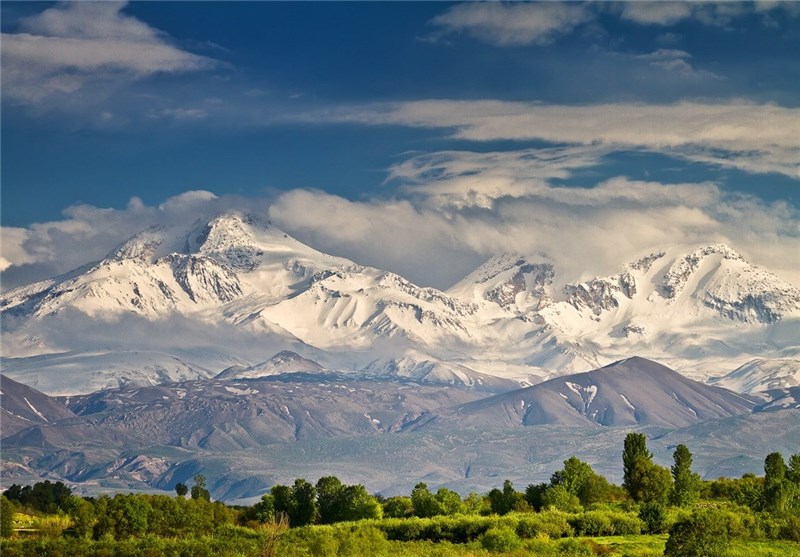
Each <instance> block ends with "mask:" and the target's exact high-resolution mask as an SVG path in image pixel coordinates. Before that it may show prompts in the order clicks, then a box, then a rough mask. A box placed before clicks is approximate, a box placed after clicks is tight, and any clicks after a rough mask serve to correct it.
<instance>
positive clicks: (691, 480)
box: [670, 445, 701, 507]
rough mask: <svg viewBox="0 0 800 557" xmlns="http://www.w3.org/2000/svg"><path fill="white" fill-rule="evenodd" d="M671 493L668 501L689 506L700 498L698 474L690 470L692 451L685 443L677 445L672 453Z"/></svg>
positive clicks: (681, 505)
mask: <svg viewBox="0 0 800 557" xmlns="http://www.w3.org/2000/svg"><path fill="white" fill-rule="evenodd" d="M672 458H673V460H674V461H675V464H673V465H672V468H671V471H672V493H671V494H670V503H672V504H673V505H676V506H678V507H690V506H692V505H693V504H694V503H695V502H696V501H697V500H698V499H699V498H700V485H701V480H700V475H699V474H696V473H694V472H692V453H691V452H690V451H689V449H688V447H686V445H678V446H677V447H676V448H675V452H674V453H673V454H672Z"/></svg>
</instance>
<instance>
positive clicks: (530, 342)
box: [0, 213, 800, 395]
mask: <svg viewBox="0 0 800 557" xmlns="http://www.w3.org/2000/svg"><path fill="white" fill-rule="evenodd" d="M587 271H589V270H587ZM588 276H590V278H583V279H580V277H579V279H578V280H573V279H572V278H571V277H561V276H559V274H558V269H557V268H555V266H554V265H553V264H552V263H551V262H550V261H549V260H548V258H547V256H546V255H535V256H526V255H516V254H498V255H496V256H494V257H492V258H490V259H489V260H488V261H487V262H486V263H485V264H483V265H481V266H480V267H479V268H478V269H476V270H475V271H473V272H472V273H470V274H469V275H468V276H466V277H465V278H464V279H463V280H461V281H459V282H458V283H457V284H455V285H453V286H452V287H451V288H449V289H447V290H444V291H442V290H438V289H435V288H430V287H421V286H418V285H415V284H413V283H412V282H410V281H408V280H406V279H404V278H403V277H401V276H399V275H397V274H395V273H392V272H389V271H382V270H379V269H375V268H372V267H369V266H364V265H359V264H357V263H355V262H352V261H350V260H347V259H344V258H341V257H335V256H331V255H327V254H324V253H321V252H319V251H317V250H315V249H313V248H312V247H310V246H307V245H305V244H303V243H301V242H299V241H297V240H296V239H294V238H292V237H291V236H289V235H288V234H286V233H284V232H283V231H281V230H279V229H278V228H277V227H275V226H274V225H272V224H271V223H270V222H268V221H265V220H263V219H259V218H257V217H254V216H251V215H247V214H241V213H226V214H221V215H219V216H217V217H215V218H213V219H210V220H208V221H200V222H197V223H195V225H194V226H192V227H190V228H188V229H179V228H174V227H163V226H159V227H153V228H151V229H148V230H145V231H143V232H141V233H139V234H137V235H135V236H134V237H132V238H130V239H129V240H128V241H126V242H124V243H123V244H122V245H120V246H119V247H117V248H116V249H114V250H113V251H112V252H111V253H110V254H108V256H107V257H106V258H104V259H103V260H101V261H96V262H88V263H87V264H86V265H84V266H82V267H80V268H78V269H75V270H73V271H71V272H69V273H66V274H64V275H61V276H58V277H54V278H52V279H49V280H45V281H41V282H38V283H35V284H31V285H27V286H24V287H21V288H16V289H13V290H10V291H6V292H3V294H2V296H0V311H1V312H2V313H1V315H2V327H3V337H2V348H3V360H2V366H3V372H4V373H5V374H6V375H8V376H9V377H12V378H15V379H17V380H19V381H22V382H24V383H26V384H28V385H30V386H34V387H36V388H38V389H39V390H41V391H43V392H45V393H48V394H52V395H67V394H82V393H89V392H93V391H96V390H99V389H103V388H111V387H119V386H124V385H139V386H143V385H156V384H161V383H166V382H173V381H185V380H193V379H207V378H211V377H214V376H216V375H218V374H219V373H221V372H226V373H227V374H229V375H230V376H236V377H240V378H244V377H249V378H254V377H258V376H261V375H270V374H273V373H283V372H291V371H302V372H319V371H321V370H327V371H336V372H342V373H354V374H356V375H358V376H362V377H388V378H404V379H410V380H413V381H416V382H418V383H425V384H450V385H456V384H459V385H464V386H466V387H469V388H473V389H478V390H482V391H489V392H503V391H507V390H510V389H513V388H515V387H519V386H529V385H534V384H537V383H540V382H542V381H543V380H546V379H549V378H553V377H557V376H559V375H564V374H568V373H574V372H579V371H586V370H589V369H593V368H596V367H600V366H602V365H606V364H609V363H611V362H613V361H617V360H620V359H625V358H627V357H629V356H631V355H640V356H644V357H649V358H653V359H656V360H657V361H659V362H662V363H664V364H666V365H669V366H670V367H671V368H673V369H676V370H677V371H679V372H680V373H682V374H684V375H686V376H688V377H691V378H693V379H699V380H702V381H709V382H712V383H713V384H715V385H718V386H727V387H731V388H733V389H734V390H737V391H740V392H746V393H755V392H759V391H766V390H769V389H775V388H787V387H791V386H795V385H798V383H800V289H798V288H796V287H794V286H792V285H790V284H789V283H787V282H785V281H783V280H781V279H780V278H778V277H777V276H775V275H774V274H772V273H770V272H769V271H767V270H765V269H762V268H759V267H756V266H754V265H751V264H750V263H748V262H747V261H746V260H745V259H744V258H743V257H742V256H741V255H740V254H739V253H737V252H736V251H735V250H734V249H732V248H731V247H728V246H725V245H722V244H709V245H701V246H668V247H660V248H657V249H653V250H652V251H651V252H650V253H646V254H643V255H642V257H640V258H638V259H636V260H635V261H631V262H627V263H624V262H621V263H620V266H619V270H618V272H617V273H615V274H613V275H610V276H596V277H591V275H588ZM283 351H290V352H293V353H295V354H297V355H298V356H297V357H298V358H300V360H298V361H296V362H277V361H271V363H270V359H271V358H272V356H273V355H274V354H276V353H279V352H283ZM291 368H296V369H291Z"/></svg>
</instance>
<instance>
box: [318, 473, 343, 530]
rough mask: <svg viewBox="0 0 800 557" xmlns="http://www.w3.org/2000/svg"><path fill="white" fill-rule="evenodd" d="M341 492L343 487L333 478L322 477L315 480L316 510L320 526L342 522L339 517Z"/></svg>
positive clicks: (337, 479)
mask: <svg viewBox="0 0 800 557" xmlns="http://www.w3.org/2000/svg"><path fill="white" fill-rule="evenodd" d="M342 491H344V485H343V484H342V482H341V481H339V478H337V477H335V476H324V477H322V478H320V479H319V480H317V509H318V511H319V522H320V523H321V524H331V523H333V522H339V521H340V520H342V518H341V516H340V507H341V501H340V499H341V496H342Z"/></svg>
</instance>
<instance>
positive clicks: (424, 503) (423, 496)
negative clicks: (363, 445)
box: [411, 482, 444, 518]
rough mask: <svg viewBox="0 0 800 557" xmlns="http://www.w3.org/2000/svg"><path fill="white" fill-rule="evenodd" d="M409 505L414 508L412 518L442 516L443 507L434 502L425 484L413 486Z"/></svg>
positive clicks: (434, 499)
mask: <svg viewBox="0 0 800 557" xmlns="http://www.w3.org/2000/svg"><path fill="white" fill-rule="evenodd" d="M411 504H412V506H413V507H414V516H418V517H420V518H426V517H430V516H437V515H440V514H444V507H442V504H441V503H440V502H439V501H437V500H436V497H434V495H433V493H431V491H430V489H428V484H426V483H425V482H420V483H418V484H417V485H415V486H414V489H413V490H412V491H411Z"/></svg>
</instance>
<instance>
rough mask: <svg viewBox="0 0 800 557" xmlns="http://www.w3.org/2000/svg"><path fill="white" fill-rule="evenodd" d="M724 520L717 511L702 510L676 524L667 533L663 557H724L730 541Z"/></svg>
mask: <svg viewBox="0 0 800 557" xmlns="http://www.w3.org/2000/svg"><path fill="white" fill-rule="evenodd" d="M725 523H726V519H725V517H724V516H722V513H720V511H718V510H717V509H703V510H699V511H696V512H695V513H693V514H692V515H691V516H690V517H689V518H688V519H685V520H680V521H678V522H676V523H675V524H674V525H673V526H672V528H671V529H670V532H669V538H668V539H667V544H666V547H665V549H664V556H665V557H724V556H725V555H726V554H727V551H726V548H727V546H728V542H729V539H730V535H729V533H728V528H727V527H726V524H725Z"/></svg>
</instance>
